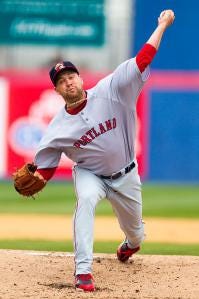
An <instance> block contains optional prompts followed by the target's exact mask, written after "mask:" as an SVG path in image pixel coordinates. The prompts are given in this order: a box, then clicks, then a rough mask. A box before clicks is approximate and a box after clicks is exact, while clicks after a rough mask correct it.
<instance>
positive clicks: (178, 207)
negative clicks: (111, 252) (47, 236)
mask: <svg viewBox="0 0 199 299" xmlns="http://www.w3.org/2000/svg"><path fill="white" fill-rule="evenodd" d="M198 199H199V186H197V185H193V186H191V185H158V184H156V185H153V184H144V185H143V216H144V217H175V218H199V200H198ZM74 208H75V194H74V190H73V185H72V183H68V182H59V183H57V182H51V183H49V184H48V186H46V188H45V189H44V190H43V191H42V192H41V193H40V194H39V196H36V200H33V199H28V200H27V199H26V198H25V197H24V198H23V197H21V196H20V195H19V194H18V193H17V192H16V191H15V189H14V188H13V185H12V183H11V182H0V213H33V214H72V213H73V211H74ZM96 214H97V215H112V214H113V212H112V208H111V205H110V203H109V202H108V201H107V200H103V201H101V202H100V203H99V205H98V206H97V210H96Z"/></svg>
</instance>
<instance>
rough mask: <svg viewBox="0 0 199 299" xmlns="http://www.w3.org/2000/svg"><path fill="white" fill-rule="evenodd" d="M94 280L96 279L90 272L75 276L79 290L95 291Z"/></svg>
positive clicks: (76, 286)
mask: <svg viewBox="0 0 199 299" xmlns="http://www.w3.org/2000/svg"><path fill="white" fill-rule="evenodd" d="M93 281H94V279H93V277H92V275H91V274H90V273H88V274H77V275H76V276H75V288H76V290H77V291H84V292H93V291H95V286H94V283H93Z"/></svg>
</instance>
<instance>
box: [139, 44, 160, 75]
mask: <svg viewBox="0 0 199 299" xmlns="http://www.w3.org/2000/svg"><path fill="white" fill-rule="evenodd" d="M156 53H157V50H156V48H155V47H153V46H152V45H150V44H145V45H144V46H143V47H142V49H141V50H140V51H139V52H138V54H137V56H136V63H137V66H138V68H139V70H140V72H141V73H143V72H144V70H145V69H146V67H147V66H148V65H149V64H150V63H151V62H152V60H153V58H154V56H155V54H156Z"/></svg>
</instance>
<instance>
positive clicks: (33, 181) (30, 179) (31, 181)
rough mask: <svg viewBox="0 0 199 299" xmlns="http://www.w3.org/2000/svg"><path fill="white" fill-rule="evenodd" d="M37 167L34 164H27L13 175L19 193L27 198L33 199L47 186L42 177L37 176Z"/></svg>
mask: <svg viewBox="0 0 199 299" xmlns="http://www.w3.org/2000/svg"><path fill="white" fill-rule="evenodd" d="M36 170H37V166H36V165H35V164H34V163H26V164H25V165H24V166H23V167H21V168H20V169H18V170H17V171H16V172H15V173H14V174H13V180H14V187H15V189H16V190H17V192H18V193H20V194H21V195H24V196H27V197H30V196H31V197H33V195H34V194H35V193H38V192H39V191H41V190H42V189H43V188H44V186H45V185H46V181H45V180H44V179H43V178H42V177H41V176H38V175H37V176H35V175H34V173H35V171H36Z"/></svg>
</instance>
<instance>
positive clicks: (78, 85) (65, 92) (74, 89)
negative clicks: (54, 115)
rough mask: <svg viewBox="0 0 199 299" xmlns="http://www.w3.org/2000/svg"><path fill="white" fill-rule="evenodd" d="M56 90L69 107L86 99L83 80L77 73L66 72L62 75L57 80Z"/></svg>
mask: <svg viewBox="0 0 199 299" xmlns="http://www.w3.org/2000/svg"><path fill="white" fill-rule="evenodd" d="M55 89H56V91H57V92H58V93H59V94H60V95H61V96H62V97H63V98H64V100H65V102H66V104H69V105H70V104H73V103H75V102H78V101H80V100H81V99H83V98H84V90H83V82H82V79H81V77H80V76H79V75H78V74H77V73H75V72H71V71H65V72H63V73H61V74H60V75H59V76H58V78H57V80H56V88H55Z"/></svg>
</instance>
